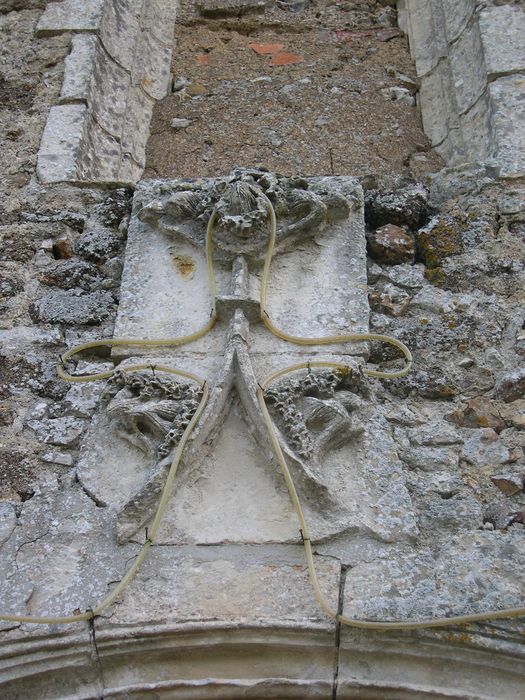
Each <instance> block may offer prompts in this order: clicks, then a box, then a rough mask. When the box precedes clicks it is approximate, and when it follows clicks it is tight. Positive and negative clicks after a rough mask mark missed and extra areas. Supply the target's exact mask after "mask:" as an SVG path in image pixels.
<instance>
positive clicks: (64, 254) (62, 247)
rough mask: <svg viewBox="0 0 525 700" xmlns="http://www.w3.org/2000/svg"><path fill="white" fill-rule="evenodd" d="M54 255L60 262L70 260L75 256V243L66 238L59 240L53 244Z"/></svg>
mask: <svg viewBox="0 0 525 700" xmlns="http://www.w3.org/2000/svg"><path fill="white" fill-rule="evenodd" d="M52 250H53V255H54V257H55V258H57V259H59V260H68V259H69V258H72V257H73V255H74V254H75V251H74V250H73V243H72V242H71V240H70V239H69V238H67V237H66V236H64V237H61V238H57V239H56V241H54V243H53V248H52Z"/></svg>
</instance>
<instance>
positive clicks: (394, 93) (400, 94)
mask: <svg viewBox="0 0 525 700" xmlns="http://www.w3.org/2000/svg"><path fill="white" fill-rule="evenodd" d="M381 94H382V95H383V97H386V98H387V99H388V100H392V101H393V102H399V103H400V104H406V105H408V106H409V107H413V106H414V105H415V104H416V100H415V98H414V96H413V95H412V93H411V92H410V90H408V89H407V88H404V87H399V86H397V85H396V86H394V87H389V88H383V90H381Z"/></svg>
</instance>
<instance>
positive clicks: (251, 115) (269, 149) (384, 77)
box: [145, 0, 441, 223]
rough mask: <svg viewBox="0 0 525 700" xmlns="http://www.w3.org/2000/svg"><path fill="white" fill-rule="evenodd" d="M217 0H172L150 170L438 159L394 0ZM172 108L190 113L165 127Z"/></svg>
mask: <svg viewBox="0 0 525 700" xmlns="http://www.w3.org/2000/svg"><path fill="white" fill-rule="evenodd" d="M219 5H220V9H219V10H218V12H219V13H220V12H223V14H218V15H215V16H208V15H207V16H206V17H204V16H203V15H202V14H201V12H200V11H199V9H198V7H197V5H196V3H194V2H193V1H191V0H187V1H186V0H185V1H184V2H183V3H181V7H180V11H179V13H178V17H177V27H176V41H177V50H176V51H175V52H174V54H173V62H172V68H171V70H172V73H173V76H174V78H175V80H174V84H173V94H171V95H168V96H167V97H166V98H164V99H163V100H162V101H161V102H160V103H158V104H157V105H156V107H155V109H154V114H153V120H152V136H151V139H150V142H149V145H148V153H147V165H146V171H145V172H146V176H147V177H163V178H177V177H189V178H193V177H198V176H205V177H211V176H217V175H223V174H224V172H228V171H229V170H231V169H232V168H234V167H236V166H237V165H242V166H244V167H259V166H261V165H262V166H264V167H267V168H269V169H270V170H274V171H276V172H280V173H282V174H284V175H317V174H332V175H355V176H360V175H361V174H363V173H388V172H399V173H401V172H405V171H406V169H410V171H411V172H413V173H422V172H431V171H433V170H435V169H437V168H439V167H441V164H440V163H439V162H437V160H436V156H435V153H433V152H429V150H428V149H427V140H426V138H425V136H424V134H423V132H422V128H421V123H420V119H419V115H418V113H417V110H416V109H415V107H414V93H415V91H416V89H417V80H416V81H415V78H414V74H413V68H412V65H411V63H410V61H409V60H408V58H409V57H408V49H407V46H406V39H405V37H404V36H403V35H402V34H401V32H400V31H399V30H398V29H397V28H396V27H395V26H393V25H394V24H395V13H393V12H392V8H385V7H384V6H382V3H380V2H377V1H376V0H370V2H366V3H363V2H353V3H344V4H341V3H339V4H338V3H337V2H334V1H332V0H328V2H322V1H321V0H312V1H310V0H308V2H302V1H301V2H296V1H294V2H271V3H266V5H265V7H264V8H262V10H261V11H259V12H242V11H241V12H239V11H237V12H236V13H234V14H230V11H229V10H228V9H227V8H228V7H230V8H231V7H233V5H231V4H229V3H224V2H221V3H219ZM243 6H246V3H243ZM224 8H226V9H224ZM407 80H408V84H407V83H406V81H407ZM414 81H415V82H414ZM391 89H392V90H391ZM395 96H398V97H401V98H402V99H397V100H396V99H391V98H392V97H395ZM217 115H221V116H220V118H219V119H218V118H217ZM174 119H187V120H189V121H190V122H191V123H190V125H189V126H188V127H187V128H186V129H184V130H183V131H174V129H173V127H172V126H171V124H172V122H173V120H174ZM385 223H388V222H385Z"/></svg>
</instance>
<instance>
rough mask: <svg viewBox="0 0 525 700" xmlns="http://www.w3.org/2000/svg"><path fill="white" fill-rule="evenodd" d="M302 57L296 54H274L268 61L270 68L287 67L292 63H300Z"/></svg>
mask: <svg viewBox="0 0 525 700" xmlns="http://www.w3.org/2000/svg"><path fill="white" fill-rule="evenodd" d="M303 60H304V59H303V57H302V56H300V55H299V54H297V53H285V52H282V53H276V54H274V55H273V56H272V58H271V60H270V66H288V65H292V64H294V63H302V61H303Z"/></svg>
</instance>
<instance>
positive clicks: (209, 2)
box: [197, 0, 268, 17]
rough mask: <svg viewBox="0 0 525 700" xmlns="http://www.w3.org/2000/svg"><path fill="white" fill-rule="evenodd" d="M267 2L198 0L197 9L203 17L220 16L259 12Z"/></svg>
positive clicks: (253, 0)
mask: <svg viewBox="0 0 525 700" xmlns="http://www.w3.org/2000/svg"><path fill="white" fill-rule="evenodd" d="M267 4H268V0H199V2H198V3H197V9H198V11H199V12H200V14H201V15H202V16H203V17H221V16H228V15H239V14H243V13H245V12H261V11H262V10H264V8H265V7H266V5H267Z"/></svg>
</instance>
